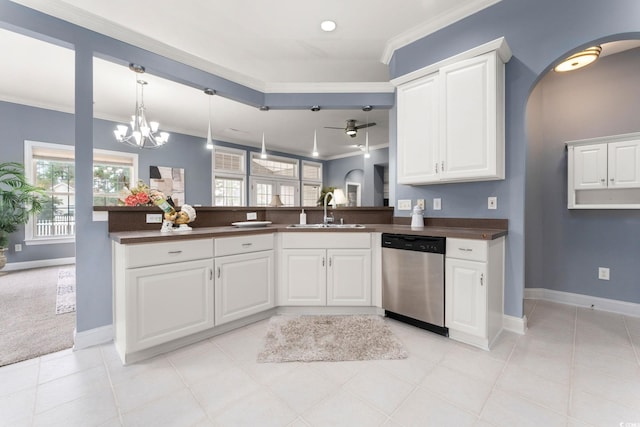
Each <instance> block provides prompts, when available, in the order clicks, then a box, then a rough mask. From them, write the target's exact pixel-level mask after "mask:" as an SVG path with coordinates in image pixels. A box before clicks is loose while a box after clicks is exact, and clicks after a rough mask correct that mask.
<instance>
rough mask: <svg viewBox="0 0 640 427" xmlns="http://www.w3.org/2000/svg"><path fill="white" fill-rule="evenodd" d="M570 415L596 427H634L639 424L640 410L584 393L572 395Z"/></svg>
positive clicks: (579, 392)
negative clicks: (629, 426)
mask: <svg viewBox="0 0 640 427" xmlns="http://www.w3.org/2000/svg"><path fill="white" fill-rule="evenodd" d="M569 415H570V416H571V417H573V418H576V419H577V420H579V421H582V422H585V423H587V424H591V425H594V426H625V427H626V423H630V424H628V425H631V426H633V425H634V424H633V423H638V422H639V417H640V410H639V408H638V407H635V408H630V407H628V406H625V405H621V404H620V403H616V402H612V401H610V400H606V399H603V398H602V397H600V396H596V395H592V394H589V393H585V392H582V391H578V392H574V393H572V395H571V406H570V407H569Z"/></svg>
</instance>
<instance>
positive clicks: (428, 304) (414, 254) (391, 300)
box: [382, 233, 449, 336]
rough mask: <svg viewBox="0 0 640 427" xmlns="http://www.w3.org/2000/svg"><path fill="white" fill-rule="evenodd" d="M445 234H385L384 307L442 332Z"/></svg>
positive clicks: (393, 315) (387, 311)
mask: <svg viewBox="0 0 640 427" xmlns="http://www.w3.org/2000/svg"><path fill="white" fill-rule="evenodd" d="M445 243H446V241H445V238H444V237H426V236H411V235H404V234H387V233H383V234H382V308H384V309H385V314H386V315H387V317H391V318H394V319H397V320H400V321H403V322H406V323H410V324H412V325H414V326H418V327H420V328H423V329H428V330H430V331H432V332H436V333H438V334H440V335H444V336H449V330H448V329H447V328H446V327H445V325H444V253H445Z"/></svg>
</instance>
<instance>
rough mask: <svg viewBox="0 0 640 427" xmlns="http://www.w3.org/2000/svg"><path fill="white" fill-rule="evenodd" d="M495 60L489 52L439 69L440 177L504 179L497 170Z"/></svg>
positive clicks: (502, 173)
mask: <svg viewBox="0 0 640 427" xmlns="http://www.w3.org/2000/svg"><path fill="white" fill-rule="evenodd" d="M496 62H497V59H496V53H495V52H492V53H489V54H486V55H481V56H478V57H475V58H471V59H468V60H465V61H460V62H458V63H455V64H452V65H449V66H446V67H443V68H442V69H441V70H440V76H441V80H442V83H441V86H440V87H441V95H440V100H441V104H442V105H441V109H440V111H441V116H440V138H441V145H440V158H441V161H442V162H443V163H442V165H441V168H442V169H443V171H442V175H441V177H440V179H442V180H463V179H481V178H504V172H503V171H498V170H497V149H498V146H497V138H498V134H497V128H498V124H497V93H498V89H499V88H498V87H497V78H496V71H497V64H496ZM500 93H502V91H500Z"/></svg>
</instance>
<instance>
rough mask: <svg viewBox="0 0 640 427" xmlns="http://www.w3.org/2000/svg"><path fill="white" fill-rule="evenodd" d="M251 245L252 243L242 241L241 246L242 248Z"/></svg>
mask: <svg viewBox="0 0 640 427" xmlns="http://www.w3.org/2000/svg"><path fill="white" fill-rule="evenodd" d="M251 245H253V243H243V244H242V247H243V248H248V247H249V246H251Z"/></svg>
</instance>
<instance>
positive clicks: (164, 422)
mask: <svg viewBox="0 0 640 427" xmlns="http://www.w3.org/2000/svg"><path fill="white" fill-rule="evenodd" d="M205 418H207V416H206V413H205V412H204V410H203V409H202V407H201V406H200V405H199V404H198V402H197V401H196V399H195V398H194V397H193V395H192V394H191V392H190V391H189V390H187V389H186V388H185V389H182V390H180V391H178V392H175V393H172V394H170V395H167V396H165V397H163V398H161V399H158V400H154V401H152V402H150V403H148V404H146V405H143V406H139V407H137V408H135V409H133V410H132V411H130V412H125V413H123V414H122V420H123V424H124V426H126V427H147V426H191V425H193V424H196V423H198V422H200V421H202V420H203V419H205Z"/></svg>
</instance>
